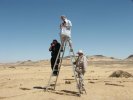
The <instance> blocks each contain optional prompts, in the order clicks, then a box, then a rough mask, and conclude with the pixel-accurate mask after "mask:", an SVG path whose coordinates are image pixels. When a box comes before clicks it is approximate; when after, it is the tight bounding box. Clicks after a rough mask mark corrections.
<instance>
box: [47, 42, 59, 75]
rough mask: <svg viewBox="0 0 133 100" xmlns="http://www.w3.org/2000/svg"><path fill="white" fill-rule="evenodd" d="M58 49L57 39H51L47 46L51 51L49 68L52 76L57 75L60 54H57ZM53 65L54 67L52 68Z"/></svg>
mask: <svg viewBox="0 0 133 100" xmlns="http://www.w3.org/2000/svg"><path fill="white" fill-rule="evenodd" d="M59 49H60V43H59V42H58V41H57V40H53V42H52V43H51V46H50V48H49V51H50V52H51V68H52V70H53V76H57V75H58V65H59V63H60V55H59V56H58V53H59ZM57 56H58V58H57ZM56 59H57V62H56ZM55 62H56V65H55ZM54 65H55V68H54Z"/></svg>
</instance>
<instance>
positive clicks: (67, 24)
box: [60, 15, 72, 51]
mask: <svg viewBox="0 0 133 100" xmlns="http://www.w3.org/2000/svg"><path fill="white" fill-rule="evenodd" d="M61 20H62V23H61V24H60V38H61V44H62V49H63V47H64V42H66V41H67V40H68V42H69V46H70V48H71V51H72V41H71V27H72V23H71V21H70V20H68V19H67V17H66V16H64V15H62V16H61ZM61 51H62V50H61Z"/></svg>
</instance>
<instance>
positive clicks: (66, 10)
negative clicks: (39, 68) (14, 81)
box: [0, 0, 133, 62]
mask: <svg viewBox="0 0 133 100" xmlns="http://www.w3.org/2000/svg"><path fill="white" fill-rule="evenodd" d="M60 15H66V16H67V17H68V19H70V20H71V21H72V23H73V27H72V41H73V47H74V51H75V52H77V51H78V49H82V50H83V51H84V52H85V54H86V55H99V54H101V55H105V56H112V57H115V58H121V59H124V58H126V57H128V56H129V55H130V54H133V45H132V44H133V1H132V0H0V62H16V61H23V60H29V59H30V60H42V59H49V58H50V52H49V51H48V48H49V46H50V43H51V41H52V40H53V39H57V40H59V35H58V33H59V24H60V22H61V20H60ZM66 55H68V53H66Z"/></svg>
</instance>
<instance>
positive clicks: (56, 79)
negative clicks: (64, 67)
mask: <svg viewBox="0 0 133 100" xmlns="http://www.w3.org/2000/svg"><path fill="white" fill-rule="evenodd" d="M66 44H67V43H66V42H65V45H64V47H63V54H62V57H61V59H60V60H61V61H60V63H59V69H58V70H59V72H60V68H61V64H62V59H63V57H64V53H65V49H66ZM59 72H58V75H57V77H56V80H55V85H54V90H55V87H56V83H57V80H58V76H59Z"/></svg>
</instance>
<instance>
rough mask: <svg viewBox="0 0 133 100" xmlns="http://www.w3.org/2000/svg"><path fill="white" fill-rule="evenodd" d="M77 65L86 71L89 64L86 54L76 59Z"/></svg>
mask: <svg viewBox="0 0 133 100" xmlns="http://www.w3.org/2000/svg"><path fill="white" fill-rule="evenodd" d="M76 66H77V67H79V69H81V70H82V71H83V72H86V68H87V66H88V62H87V58H86V56H85V55H81V56H79V57H78V59H77V61H76Z"/></svg>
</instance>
